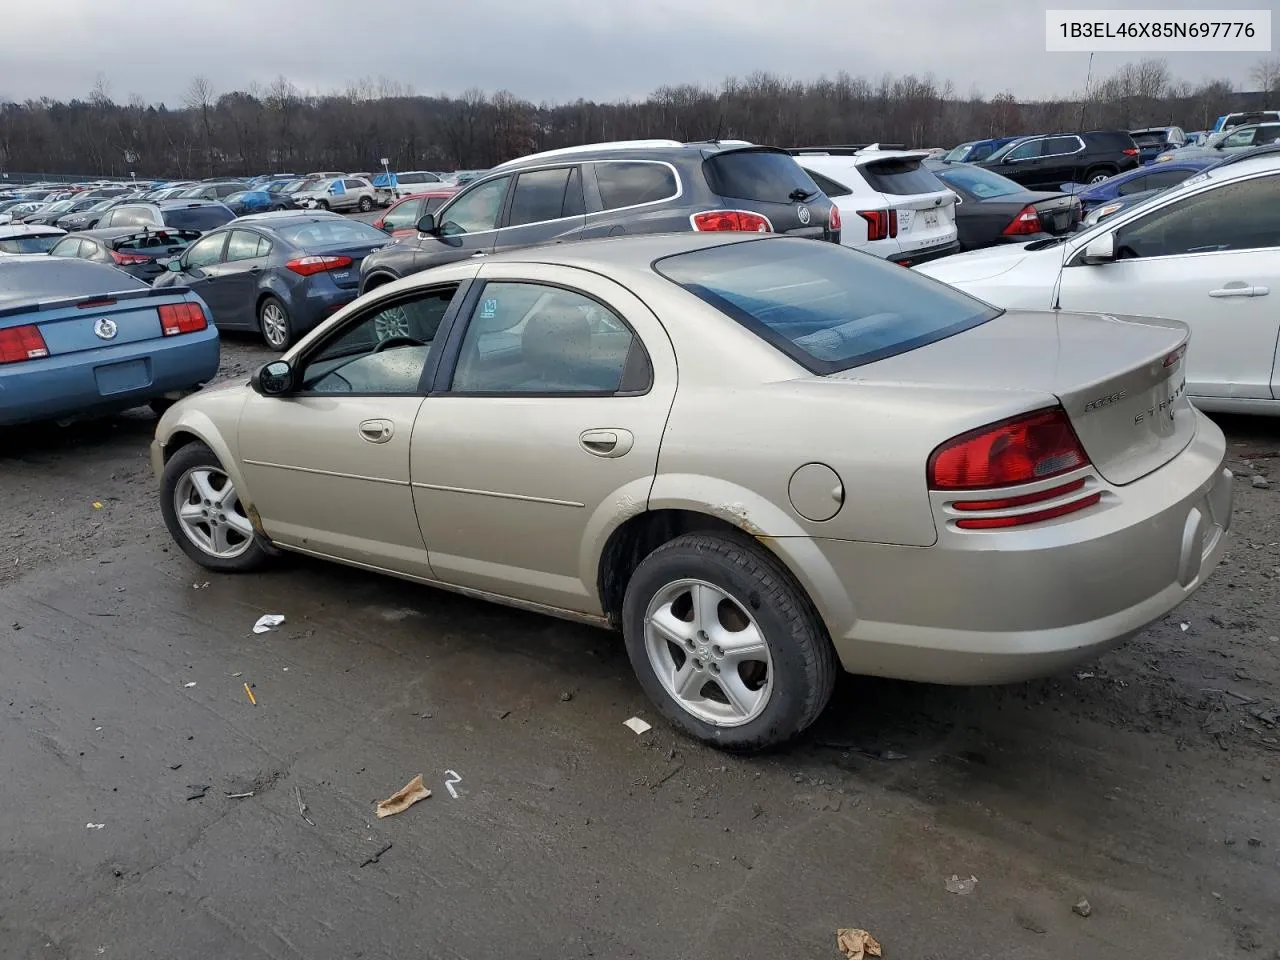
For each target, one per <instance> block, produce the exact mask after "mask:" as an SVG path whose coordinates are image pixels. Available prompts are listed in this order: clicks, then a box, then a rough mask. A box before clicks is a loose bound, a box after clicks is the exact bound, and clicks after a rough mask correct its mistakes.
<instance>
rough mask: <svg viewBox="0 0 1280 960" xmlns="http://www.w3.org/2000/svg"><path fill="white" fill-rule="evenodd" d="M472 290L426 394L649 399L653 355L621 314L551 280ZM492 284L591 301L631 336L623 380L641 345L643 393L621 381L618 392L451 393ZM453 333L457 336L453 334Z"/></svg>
mask: <svg viewBox="0 0 1280 960" xmlns="http://www.w3.org/2000/svg"><path fill="white" fill-rule="evenodd" d="M471 283H472V287H471V290H470V291H469V292H468V294H467V296H466V298H465V299H464V302H463V303H462V304H460V305H459V310H458V316H459V317H460V318H463V319H462V320H461V322H457V323H454V324H453V329H451V330H450V332H449V333H450V336H449V341H448V342H447V343H446V344H445V349H444V350H443V351H442V352H441V362H440V366H439V369H438V370H437V372H436V377H435V381H434V383H433V385H432V389H431V392H430V393H428V394H427V396H428V398H431V397H466V398H476V399H493V398H501V397H514V398H520V399H548V400H549V399H565V398H574V399H577V398H597V399H598V398H601V397H607V398H613V397H620V398H624V399H625V398H627V397H644V396H648V395H649V394H650V393H651V392H652V391H653V388H654V383H655V379H656V378H655V376H654V367H653V354H652V353H650V352H649V348H648V347H647V346H646V345H645V342H644V339H643V338H642V337H641V336H640V334H639V332H637V330H636V328H635V327H634V326H632V325H631V323H630V321H628V320H627V318H626V317H624V316H623V315H622V312H621V311H620V310H618V308H617V307H614V306H612V305H610V304H608V303H605V302H604V301H603V300H601V299H600V298H599V297H597V296H595V295H593V294H590V293H587V291H585V290H582V289H580V288H578V287H573V286H570V285H569V284H567V283H560V282H558V281H552V280H528V279H522V278H519V277H496V278H494V279H484V280H475V281H472V282H471ZM495 283H519V284H524V285H526V286H534V287H549V288H551V289H553V290H563V291H564V292H565V293H572V294H575V295H577V296H580V297H582V298H584V299H586V300H591V301H592V302H594V303H597V304H599V305H600V306H601V307H603V308H604V309H606V310H608V311H609V313H610V314H612V315H613V316H614V317H616V318H617V319H618V320H619V321H620V322H621V323H622V325H623V326H624V327H626V328H627V330H629V331H630V332H631V350H628V351H627V357H626V359H625V360H623V363H622V378H625V377H626V373H627V367H628V366H629V365H630V363H631V351H632V350H634V349H635V347H636V344H639V345H640V350H641V351H642V353H643V356H644V363H645V368H646V370H647V372H648V378H647V380H646V382H645V387H644V389H643V390H639V389H636V390H623V389H621V386H622V379H621V378H620V379H619V382H618V386H619V389H617V390H572V391H555V392H547V391H537V390H534V391H514V390H497V391H487V390H486V391H470V390H454V389H453V378H454V375H455V374H456V373H457V370H458V360H459V358H460V357H461V356H462V344H463V342H464V341H465V340H466V337H467V331H468V330H470V329H471V321H472V319H473V318H474V316H475V312H476V308H477V307H478V306H479V304H480V300H481V299H482V298H483V297H484V291H485V290H486V289H487V288H488V287H489V285H490V284H495ZM455 331H456V332H455Z"/></svg>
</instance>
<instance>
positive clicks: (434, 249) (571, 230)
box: [360, 140, 840, 293]
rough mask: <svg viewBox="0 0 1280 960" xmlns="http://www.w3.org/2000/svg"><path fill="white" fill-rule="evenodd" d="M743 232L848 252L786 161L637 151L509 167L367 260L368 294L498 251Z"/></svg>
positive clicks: (760, 153) (835, 222) (717, 148)
mask: <svg viewBox="0 0 1280 960" xmlns="http://www.w3.org/2000/svg"><path fill="white" fill-rule="evenodd" d="M686 230H745V231H751V232H756V231H759V232H762V233H785V234H790V235H792V236H799V237H812V238H813V239H815V240H828V241H831V242H834V243H839V242H840V214H839V212H838V211H837V210H836V208H835V205H834V204H832V202H831V201H830V200H829V199H828V198H827V197H826V196H825V195H824V194H823V193H822V191H821V190H819V189H818V186H817V184H815V183H814V182H813V180H811V179H810V178H809V175H808V174H806V173H805V172H804V171H803V170H801V169H800V166H799V165H798V164H797V163H796V161H795V160H794V159H793V158H792V157H791V156H790V154H788V153H787V152H786V151H785V150H778V149H775V148H773V147H758V146H752V145H750V144H743V143H740V142H738V141H734V142H732V143H729V142H709V143H678V142H676V141H674V140H673V141H658V142H656V143H655V142H652V141H648V142H646V141H634V142H631V143H617V144H596V145H589V146H584V147H569V148H566V149H564V150H551V151H548V152H546V153H539V154H534V155H533V156H530V157H522V158H521V159H519V160H512V161H509V162H507V163H504V164H502V165H500V166H498V167H495V168H494V169H493V170H490V171H488V172H487V173H485V174H484V176H483V177H482V178H479V179H476V180H474V181H473V182H471V183H469V184H467V186H466V188H465V189H464V190H462V191H461V192H460V193H458V194H457V196H455V197H453V198H452V199H451V200H449V202H448V203H447V204H446V205H445V206H443V207H441V208H440V209H439V210H438V211H437V212H436V213H435V214H434V216H433V215H432V214H427V215H425V216H423V217H422V219H421V220H419V221H418V233H417V235H416V236H408V237H404V238H403V239H401V240H398V241H397V242H395V243H392V244H389V245H388V246H385V247H383V248H382V249H381V250H378V251H376V252H374V253H372V254H370V255H369V256H367V257H365V258H364V262H363V263H361V265H360V292H361V293H364V292H365V291H367V290H372V289H373V288H374V287H378V286H381V285H382V284H384V283H389V282H391V281H392V280H395V279H397V278H399V277H404V276H407V275H409V274H411V273H417V272H418V271H419V270H426V269H427V268H428V267H436V266H439V265H441V264H444V263H450V262H453V261H455V260H461V259H464V258H466V257H480V256H484V255H485V254H489V253H493V252H494V251H496V250H507V249H510V248H512V247H524V246H531V245H534V244H542V243H563V242H565V241H566V240H588V239H591V238H594V237H617V236H622V235H624V234H632V233H675V232H683V231H686Z"/></svg>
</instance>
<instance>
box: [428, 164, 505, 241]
mask: <svg viewBox="0 0 1280 960" xmlns="http://www.w3.org/2000/svg"><path fill="white" fill-rule="evenodd" d="M510 181H511V178H510V177H495V178H494V179H492V180H486V181H485V182H484V183H481V184H479V185H478V186H476V187H474V188H473V189H472V190H470V191H468V192H467V193H464V194H462V195H461V196H459V197H458V198H457V199H456V200H454V202H453V203H451V204H449V206H447V207H445V208H444V209H443V210H441V211H440V233H441V234H442V235H443V236H446V237H452V236H457V235H458V234H463V233H483V232H484V231H486V230H493V229H496V228H497V226H498V215H499V214H500V213H502V201H503V199H504V198H505V197H506V195H507V184H508V183H509V182H510Z"/></svg>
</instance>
